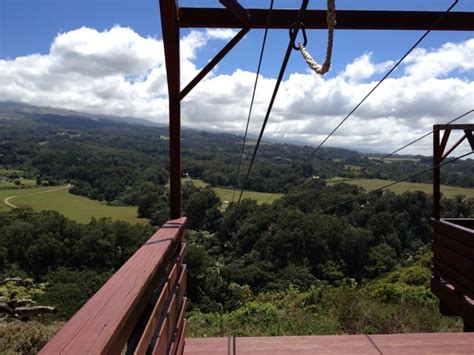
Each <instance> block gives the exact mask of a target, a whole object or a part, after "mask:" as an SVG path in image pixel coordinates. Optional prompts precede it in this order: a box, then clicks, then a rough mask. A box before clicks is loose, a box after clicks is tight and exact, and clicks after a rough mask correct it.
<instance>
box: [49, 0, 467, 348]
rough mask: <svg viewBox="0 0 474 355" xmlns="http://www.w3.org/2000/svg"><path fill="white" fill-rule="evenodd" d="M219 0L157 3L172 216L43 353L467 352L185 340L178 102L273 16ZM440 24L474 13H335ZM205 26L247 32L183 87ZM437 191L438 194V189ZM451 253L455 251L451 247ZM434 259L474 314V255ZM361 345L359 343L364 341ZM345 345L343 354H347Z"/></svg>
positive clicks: (379, 342)
mask: <svg viewBox="0 0 474 355" xmlns="http://www.w3.org/2000/svg"><path fill="white" fill-rule="evenodd" d="M303 1H306V0H303ZM220 2H221V3H222V4H223V5H224V8H220V9H219V8H180V7H179V4H178V1H177V0H160V1H159V3H160V12H161V23H162V30H163V43H164V49H165V64H166V70H167V81H168V94H169V130H170V134H169V136H170V211H171V213H170V214H171V220H170V221H169V222H167V223H166V224H165V225H164V226H163V227H162V228H161V229H160V230H159V231H158V232H157V233H156V234H155V235H153V236H152V237H151V238H150V240H148V241H147V242H146V243H145V244H144V245H143V246H142V247H141V248H140V249H139V250H138V251H137V252H136V253H135V254H134V255H133V256H132V257H131V258H130V259H129V260H128V261H127V262H126V263H125V264H124V265H123V266H122V267H121V268H120V269H119V270H118V271H117V272H116V273H115V274H114V275H113V276H112V277H111V279H110V280H108V281H107V283H106V284H105V285H104V286H103V287H102V288H101V289H100V290H99V291H98V292H97V293H96V294H95V295H94V296H93V297H92V298H91V299H90V300H89V301H88V302H87V303H86V304H85V305H84V306H83V307H82V308H81V309H80V310H79V311H78V312H77V313H76V314H75V315H74V316H73V317H72V318H71V319H70V320H69V322H67V323H66V325H65V326H64V327H63V328H62V329H61V330H60V331H59V332H58V334H57V335H56V336H55V337H54V338H53V339H52V340H51V341H50V342H49V343H48V344H47V345H46V346H45V347H44V348H43V349H42V351H41V354H54V355H56V354H74V355H76V354H120V353H121V352H123V351H125V352H126V353H127V354H132V353H134V354H145V353H151V354H182V353H183V352H184V353H189V354H212V353H216V354H217V353H222V354H224V353H227V354H235V353H236V349H238V351H239V353H240V354H243V353H248V354H255V353H269V352H272V353H274V352H276V353H278V354H284V353H288V352H289V351H292V350H295V349H298V352H299V353H312V354H314V353H318V351H316V350H317V349H319V350H321V349H322V351H319V353H321V352H322V353H330V352H333V353H334V352H336V353H342V352H346V353H347V352H350V353H353V350H354V349H362V350H361V352H362V353H372V352H373V353H376V351H378V353H381V351H380V349H379V347H381V348H382V349H385V348H384V347H386V349H388V350H387V351H390V349H392V350H393V349H394V347H393V344H394V342H396V343H399V344H404V345H403V346H405V348H403V349H405V350H406V349H415V350H420V351H421V350H426V349H435V348H438V349H439V341H443V342H444V343H443V344H452V345H453V346H454V345H455V344H461V345H459V347H460V349H461V348H462V350H464V351H465V352H466V353H472V352H474V351H473V347H472V344H473V343H474V339H473V338H472V336H471V335H469V334H461V335H456V334H455V335H451V336H449V335H443V336H440V335H436V336H429V335H416V334H415V335H406V336H400V337H398V338H390V336H371V337H365V336H356V337H333V338H328V337H301V338H298V337H282V338H279V339H278V340H275V339H274V338H259V339H254V338H244V339H241V338H239V340H238V342H237V344H236V342H235V339H234V342H233V343H232V344H231V343H230V342H228V339H226V338H222V339H217V340H213V339H206V340H190V341H189V347H187V348H185V347H184V344H185V335H186V320H185V307H186V297H185V290H186V265H185V264H184V263H183V261H184V256H185V251H186V246H185V244H184V243H183V237H184V233H185V224H186V220H185V218H182V207H181V149H180V143H181V100H183V99H184V98H185V97H186V95H187V94H189V93H190V92H191V91H192V89H193V88H194V87H195V86H196V85H197V84H198V83H199V82H200V81H201V80H202V79H203V78H204V77H205V76H206V75H207V74H208V73H209V72H210V71H211V70H212V69H213V68H214V67H215V66H216V65H217V64H218V63H219V61H220V60H221V59H222V58H224V57H225V55H226V54H227V53H228V52H229V51H230V50H231V49H232V48H233V47H234V46H235V45H236V44H237V43H238V42H239V41H240V40H241V39H242V38H243V37H244V36H245V34H246V33H248V32H249V31H250V30H251V29H253V28H265V27H266V24H267V18H268V11H267V10H263V9H244V8H243V7H242V6H241V5H240V4H239V3H238V2H237V1H236V0H220ZM297 13H298V10H282V9H275V10H273V13H272V17H271V21H270V22H269V23H268V27H269V28H280V29H289V28H290V27H292V26H293V25H294V21H295V19H296V18H297ZM304 20H305V27H306V28H307V29H323V28H326V27H327V24H326V11H325V10H307V12H306V15H305V18H304ZM435 23H436V27H435V28H433V29H434V30H456V31H472V30H474V13H471V12H455V13H454V12H453V13H442V12H420V11H357V10H343V11H338V12H337V27H336V28H337V29H338V30H343V29H344V30H348V29H358V30H361V29H372V30H374V29H377V30H378V29H380V30H394V29H396V30H428V29H431V28H432V26H433V25H434V24H435ZM204 27H211V28H212V27H220V28H239V29H240V31H239V32H238V33H237V34H236V36H235V37H234V38H233V39H232V40H231V41H230V42H229V43H228V44H227V45H225V46H224V47H223V49H222V50H221V51H220V52H219V53H218V54H217V55H216V56H215V57H214V58H213V59H212V60H210V61H209V63H208V64H207V65H206V66H205V67H204V68H203V69H202V71H201V72H200V73H199V74H198V75H197V76H196V77H195V78H194V79H193V80H191V82H190V83H188V84H187V85H186V86H185V87H184V88H182V87H181V82H180V49H179V40H180V28H204ZM435 137H436V134H435ZM438 138H439V133H438ZM471 138H472V136H469V137H468V138H467V139H468V140H469V141H470V142H471ZM443 142H444V139H443ZM439 146H440V145H439V144H438V145H437V149H438V150H437V151H440V150H439ZM441 156H442V154H441ZM437 157H438V155H437ZM438 184H439V180H438ZM437 196H438V198H439V188H438V195H437ZM438 211H439V208H438ZM435 219H436V218H435ZM434 223H435V228H438V227H437V226H438V224H439V225H440V226H441V228H444V229H440V228H438V229H437V230H438V232H439V233H440V235H441V234H442V233H444V231H446V230H447V229H446V227H445V226H446V225H448V224H449V223H451V222H450V221H443V220H439V216H438V218H437V219H436V220H435V222H434ZM437 223H438V224H437ZM456 223H457V224H455V226H461V224H462V223H470V222H461V221H458V222H456ZM451 224H452V223H451ZM449 225H450V224H449ZM456 228H458V227H456ZM458 229H459V228H458ZM446 233H448V234H449V233H451V232H446ZM463 233H464V234H466V233H471V234H469V235H467V234H466V235H464V234H463V237H462V238H461V239H460V240H461V241H456V242H454V241H450V242H448V245H456V246H457V245H458V244H457V243H461V244H462V243H465V245H468V246H469V247H471V246H472V245H471V244H469V243H471V241H472V239H469V238H468V237H469V236H470V237H472V231H468V230H467V229H466V231H465V230H464V229H463ZM453 239H454V238H453ZM465 239H466V240H465ZM436 243H438V242H436ZM436 243H435V247H434V248H435V260H436V257H437V256H438V255H441V254H439V252H438V251H436V248H438V247H437V245H438V244H436ZM443 243H444V242H439V245H443V248H444V245H445V244H443ZM462 245H464V244H462ZM440 248H441V247H440ZM453 248H454V247H453ZM450 250H451V249H450ZM466 250H467V249H466ZM466 250H463V251H459V250H458V249H456V248H454V249H453V251H452V252H456V253H458V254H459V255H464V254H463V253H465V252H466ZM469 253H471V251H469ZM443 255H444V254H443ZM446 255H448V258H449V255H450V254H446ZM469 255H471V254H469ZM473 255H474V254H473ZM439 260H444V261H445V262H446V259H443V258H441V257H440V258H439ZM460 260H464V259H460ZM435 265H436V266H435V277H434V278H433V283H432V284H433V290H434V292H435V293H436V294H438V295H439V297H441V298H442V299H443V302H444V303H446V304H447V305H448V307H449V309H450V310H452V311H453V312H457V313H458V314H461V315H466V314H472V313H469V312H472V311H471V309H470V308H469V312H468V311H466V310H465V309H464V308H463V309H461V308H459V307H461V306H459V307H458V306H457V305H458V304H460V301H459V299H460V298H459V297H458V295H457V294H456V292H458V293H459V292H464V294H466V295H471V294H472V293H470V292H472V290H473V288H472V284H469V283H464V281H463V280H464V279H463V280H461V279H458V278H456V277H457V276H458V274H460V275H465V276H469V277H471V276H470V275H466V273H465V272H466V271H467V269H466V268H470V267H471V262H470V261H469V260H468V261H466V262H464V261H460V262H458V263H457V264H456V268H457V265H459V267H460V269H461V271H460V273H456V274H455V275H456V277H453V278H452V277H451V276H450V275H448V273H443V271H441V269H439V268H437V267H438V266H439V265H441V264H439V263H437V262H435ZM450 265H451V264H450ZM471 274H472V273H471ZM445 281H449V282H450V284H451V285H454V286H450V287H451V288H452V287H454V293H455V294H456V296H455V297H457V298H456V302H457V303H456V302H454V301H453V302H451V301H449V300H448V297H444V296H443V294H442V292H445V290H444V289H443V291H442V292H441V291H439V292H438V289H437V288H438V287H439V288H441V286H443V287H444V284H445ZM448 288H449V287H448ZM450 290H451V289H450ZM449 292H451V291H449ZM444 303H443V304H444ZM456 307H458V308H456ZM466 309H467V308H466ZM469 317H470V316H469ZM469 319H474V318H469ZM469 324H471V323H469ZM469 336H471V337H469ZM269 339H270V340H269ZM443 339H444V340H443ZM458 342H461V343H458ZM309 343H311V344H312V345H310V344H309ZM356 343H357V344H359V345H360V347H357V346H356ZM362 343H363V344H362ZM272 344H273V345H272ZM343 344H344V345H343ZM305 349H306V350H305ZM343 349H345V351H342V350H343ZM450 349H451V348H450ZM366 350H367V351H366ZM369 350H370V351H369ZM398 350H400V348H398ZM402 352H403V351H402ZM398 353H399V352H398Z"/></svg>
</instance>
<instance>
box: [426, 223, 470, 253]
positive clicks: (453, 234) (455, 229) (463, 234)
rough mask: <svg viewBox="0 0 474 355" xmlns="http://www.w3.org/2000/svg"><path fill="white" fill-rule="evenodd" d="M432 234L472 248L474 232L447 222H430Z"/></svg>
mask: <svg viewBox="0 0 474 355" xmlns="http://www.w3.org/2000/svg"><path fill="white" fill-rule="evenodd" d="M432 224H433V232H434V233H436V234H438V235H443V236H446V237H447V238H453V239H455V240H457V241H458V242H460V243H462V244H465V245H468V246H470V247H471V248H474V230H472V229H469V228H465V227H463V226H460V225H456V224H454V223H451V222H448V221H446V220H439V221H436V220H432Z"/></svg>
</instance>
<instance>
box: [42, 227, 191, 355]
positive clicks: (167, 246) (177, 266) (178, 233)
mask: <svg viewBox="0 0 474 355" xmlns="http://www.w3.org/2000/svg"><path fill="white" fill-rule="evenodd" d="M185 227H186V218H179V219H176V220H172V221H169V222H167V223H165V224H164V225H163V227H162V228H160V229H159V230H158V231H157V232H156V233H155V234H154V235H153V236H152V237H151V238H150V239H149V240H148V241H147V242H146V243H145V244H144V245H143V246H142V247H140V249H138V250H137V252H136V253H135V254H133V256H132V257H131V258H130V259H129V260H128V261H127V262H126V263H125V264H124V265H123V266H122V267H121V268H120V269H119V270H118V271H117V272H116V273H115V274H114V275H113V276H112V277H111V278H110V279H109V280H108V281H107V282H106V283H105V284H104V285H103V286H102V287H101V288H100V289H99V291H97V293H96V294H95V295H94V296H93V297H92V298H91V299H90V300H89V301H88V302H87V303H86V304H85V305H84V306H83V307H82V308H81V309H80V310H79V311H78V312H77V313H76V314H75V315H74V316H73V317H72V318H71V319H70V320H69V321H68V322H67V323H66V324H65V325H64V326H63V328H62V329H61V330H60V331H59V332H58V333H57V334H56V335H55V336H54V337H53V338H52V339H51V340H50V341H49V342H48V343H47V344H46V346H45V347H44V348H43V349H42V350H41V352H40V354H74V355H76V354H120V353H121V352H122V350H123V349H124V348H125V346H126V345H127V342H129V340H131V339H130V338H131V336H132V334H133V336H134V337H137V329H138V331H139V332H140V324H148V323H151V324H153V325H154V326H156V328H160V329H161V327H162V326H163V323H164V322H165V321H166V324H167V325H168V331H167V337H166V339H165V340H163V341H165V343H166V344H165V345H164V346H165V347H166V348H167V349H169V347H170V346H171V344H172V343H173V342H176V339H178V340H179V339H180V338H181V334H183V332H182V331H181V330H176V323H177V322H178V321H179V322H181V323H182V324H183V323H185V322H184V321H183V320H182V319H181V318H180V319H178V318H179V317H181V315H182V314H184V309H185V289H184V288H185V285H186V271H185V270H186V267H185V265H183V259H184V252H185V245H184V244H183V243H182V241H183V235H184V232H185ZM172 270H173V271H172ZM172 272H173V273H174V274H173V275H172V276H170V273H172ZM182 280H184V281H182ZM179 282H181V283H182V284H179ZM160 296H161V297H160ZM172 298H173V299H174V301H173V302H174V303H173V304H171V302H170V301H169V300H170V299H172ZM157 302H163V304H162V305H158V306H157V307H158V309H159V311H160V312H161V313H160V314H158V315H156V314H153V313H152V312H148V311H147V310H148V309H149V308H153V309H154V308H157V307H155V305H156V303H157ZM159 307H161V308H159ZM172 307H175V309H171V308H172ZM150 313H151V315H153V316H154V317H155V318H154V319H153V321H150V320H149V319H144V317H145V318H150V317H151V315H150ZM171 313H172V314H171ZM168 318H169V320H168ZM173 321H174V324H172V322H173ZM146 329H147V332H148V335H147V340H148V339H149V340H150V344H146V345H145V346H144V345H143V340H142V335H141V334H138V337H137V338H138V340H139V341H141V347H142V348H143V347H145V348H147V347H148V346H150V347H153V346H154V342H158V341H160V340H161V339H160V334H158V333H157V331H158V330H156V329H150V328H146ZM141 331H142V332H143V329H142V330H141ZM132 340H133V339H132ZM161 342H162V341H161ZM130 343H131V344H132V343H133V341H130ZM136 343H138V341H137V342H136ZM180 345H181V344H180ZM180 348H182V346H181V347H180ZM127 351H130V349H127ZM132 351H133V349H132Z"/></svg>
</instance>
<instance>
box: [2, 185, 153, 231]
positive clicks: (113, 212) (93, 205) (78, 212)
mask: <svg viewBox="0 0 474 355" xmlns="http://www.w3.org/2000/svg"><path fill="white" fill-rule="evenodd" d="M56 188H57V187H56ZM52 189H55V188H54V187H53V188H52V187H40V188H31V189H21V190H3V191H0V200H1V204H0V211H2V210H8V209H10V207H8V206H7V205H5V203H4V200H5V198H7V197H9V196H13V195H14V196H15V197H13V198H11V199H10V200H9V202H10V203H12V204H14V205H16V206H19V207H30V208H32V209H33V210H37V211H41V210H53V211H58V212H59V213H61V214H63V215H64V216H66V217H68V218H70V219H72V220H75V221H76V222H79V223H88V222H89V221H90V220H91V218H92V217H94V218H96V219H99V218H103V217H109V218H112V219H113V220H121V221H127V222H130V223H147V222H148V220H146V219H143V218H137V208H136V207H121V206H119V207H117V206H108V205H106V204H105V203H103V202H100V201H95V200H90V199H88V198H86V197H83V196H77V195H73V194H70V193H69V189H68V188H64V189H61V190H56V191H51V192H45V191H48V190H52Z"/></svg>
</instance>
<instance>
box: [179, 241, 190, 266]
mask: <svg viewBox="0 0 474 355" xmlns="http://www.w3.org/2000/svg"><path fill="white" fill-rule="evenodd" d="M187 253H188V245H187V243H183V245H182V246H181V251H180V252H179V255H178V258H179V262H180V264H183V262H184V258H185V257H186V254H187Z"/></svg>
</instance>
